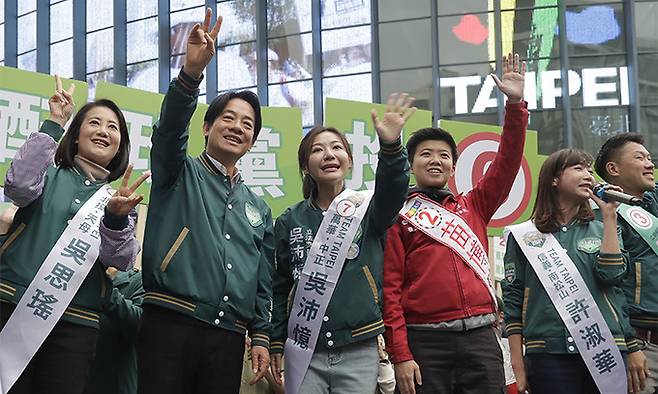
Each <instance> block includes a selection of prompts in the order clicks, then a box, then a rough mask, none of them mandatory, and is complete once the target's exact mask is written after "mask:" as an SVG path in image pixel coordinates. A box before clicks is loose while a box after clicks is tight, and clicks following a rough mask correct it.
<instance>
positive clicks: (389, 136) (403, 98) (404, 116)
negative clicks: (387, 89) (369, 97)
mask: <svg viewBox="0 0 658 394" xmlns="http://www.w3.org/2000/svg"><path fill="white" fill-rule="evenodd" d="M414 100H415V99H414V98H413V97H409V95H408V94H407V93H393V94H391V95H390V96H388V101H387V102H386V112H385V113H384V117H383V118H382V119H381V120H380V119H379V118H378V117H377V111H375V110H374V109H373V110H372V111H370V115H371V116H372V123H373V124H374V125H375V130H376V131H377V136H378V137H379V139H380V140H382V141H383V142H386V143H390V142H395V141H397V140H398V138H400V134H402V128H403V127H404V124H405V123H407V120H408V119H409V118H411V116H412V115H413V114H414V113H415V112H416V107H412V106H411V104H413V102H414Z"/></svg>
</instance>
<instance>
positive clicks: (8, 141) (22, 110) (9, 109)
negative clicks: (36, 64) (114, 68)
mask: <svg viewBox="0 0 658 394" xmlns="http://www.w3.org/2000/svg"><path fill="white" fill-rule="evenodd" d="M71 83H74V84H75V93H74V94H73V100H74V101H75V107H76V111H77V110H78V109H80V107H82V106H83V105H85V103H87V84H86V83H85V82H80V81H74V80H69V79H64V78H63V79H62V87H63V88H64V89H68V88H69V86H70V85H71ZM54 93H55V77H53V76H52V75H48V74H40V73H35V72H29V71H22V70H18V69H16V68H13V67H0V175H1V176H2V184H3V185H4V179H5V174H6V173H7V170H8V169H9V165H10V163H11V160H12V159H13V158H14V155H15V154H16V152H17V151H18V148H20V147H21V146H22V145H23V143H24V142H25V141H26V140H27V137H28V136H29V135H30V134H32V133H34V132H35V131H39V128H40V127H41V123H42V122H43V121H44V120H46V119H48V115H49V114H50V110H49V108H48V99H49V98H50V97H51V96H52V95H53V94H54Z"/></svg>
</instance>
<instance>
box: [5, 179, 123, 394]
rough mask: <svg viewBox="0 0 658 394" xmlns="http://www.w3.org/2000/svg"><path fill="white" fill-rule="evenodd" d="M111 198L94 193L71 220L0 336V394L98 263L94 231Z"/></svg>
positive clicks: (104, 189) (103, 191) (108, 192)
mask: <svg viewBox="0 0 658 394" xmlns="http://www.w3.org/2000/svg"><path fill="white" fill-rule="evenodd" d="M112 194H114V190H112V188H111V187H110V185H104V186H103V187H101V188H100V189H98V190H97V191H96V192H95V193H94V195H93V196H91V198H89V200H87V202H85V203H84V205H83V206H82V207H81V208H80V209H79V210H78V212H77V213H76V214H75V216H74V217H73V218H72V219H71V221H70V222H69V224H68V226H67V227H66V228H65V229H64V232H63V233H62V235H60V237H59V239H58V240H57V242H56V243H55V245H54V246H53V248H52V249H51V251H50V252H49V253H48V256H46V259H45V260H44V261H43V263H42V264H41V268H39V271H38V272H37V274H36V276H35V277H34V279H32V282H31V283H30V285H29V286H28V288H27V289H26V290H25V294H23V296H22V297H21V299H20V301H19V302H18V304H17V305H16V309H15V310H14V313H12V315H11V317H10V318H9V320H8V321H7V324H6V325H5V327H4V328H3V329H2V332H0V349H2V351H0V393H1V394H6V393H7V392H8V391H9V389H10V388H11V387H12V386H13V385H14V383H16V380H18V378H19V377H20V375H21V373H22V372H23V370H24V369H25V367H26V366H27V364H28V363H29V362H30V360H31V359H32V357H34V354H35V353H36V352H37V350H39V347H41V344H42V343H43V341H45V340H46V337H48V335H49V334H50V331H52V329H53V327H55V324H56V323H57V322H58V321H59V319H60V317H62V315H63V314H64V311H65V310H66V308H67V307H68V305H69V304H70V303H71V300H72V299H73V297H74V296H75V293H77V291H78V289H79V288H80V286H81V285H82V282H83V281H84V279H85V278H86V277H87V274H88V273H89V271H90V270H91V267H92V266H93V265H94V262H95V261H96V259H97V258H98V254H99V248H100V242H101V241H100V235H99V232H98V231H85V230H84V229H88V228H94V227H96V228H97V227H98V226H99V223H100V218H101V217H102V216H103V213H104V209H105V205H106V204H107V202H108V201H109V200H110V197H111V196H112Z"/></svg>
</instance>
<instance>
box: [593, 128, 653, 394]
mask: <svg viewBox="0 0 658 394" xmlns="http://www.w3.org/2000/svg"><path fill="white" fill-rule="evenodd" d="M595 168H596V172H597V173H598V174H599V176H601V178H603V179H604V180H605V181H607V182H610V183H612V184H614V185H617V186H621V187H622V188H623V189H624V192H626V193H628V194H630V195H633V196H635V197H638V198H640V199H642V205H641V206H640V207H637V208H635V213H634V214H631V215H630V216H629V218H631V217H632V218H635V220H634V221H636V222H637V223H639V224H640V225H641V226H640V228H642V227H645V230H646V231H648V232H654V234H655V231H656V228H655V227H652V225H651V224H649V225H646V224H647V223H653V226H656V219H655V217H658V185H656V183H655V179H654V170H655V168H654V164H653V162H652V160H651V153H649V151H648V150H647V148H646V147H645V146H644V137H643V136H642V135H641V134H638V133H622V134H618V135H615V136H613V137H611V138H610V139H608V140H607V141H606V142H605V143H604V144H603V146H602V147H601V150H600V151H599V154H598V155H597V158H596V163H595ZM629 212H631V211H629ZM649 215H653V216H654V219H650V216H649ZM636 227H637V225H635V226H634V225H633V223H631V222H630V221H629V220H628V219H627V217H626V216H624V215H622V214H619V229H620V230H621V235H622V238H623V240H624V247H625V248H626V250H627V251H628V255H629V257H630V266H629V268H628V275H627V276H626V278H625V279H624V282H623V283H622V285H621V287H622V289H623V291H624V295H625V296H626V305H627V309H628V311H627V312H628V314H629V316H630V324H631V326H632V330H633V331H634V335H635V337H636V338H638V340H639V342H640V343H641V345H642V347H643V353H644V356H646V361H645V360H640V361H641V362H642V363H639V362H638V363H637V364H639V365H636V366H635V367H634V368H633V367H629V374H631V375H632V376H634V377H635V378H634V381H637V382H641V383H644V384H643V385H640V386H641V387H640V386H638V385H637V384H636V385H635V387H633V389H634V392H636V393H642V394H645V393H648V394H653V393H655V392H657V390H658V253H657V251H658V248H652V247H651V246H650V244H649V243H648V242H647V241H646V240H645V239H644V238H643V237H642V235H640V234H639V233H638V231H637V230H636ZM652 237H653V239H652V241H651V243H652V244H653V245H656V239H655V235H653V236H652ZM647 370H648V372H649V373H648V374H646V372H647ZM645 376H646V382H644V378H645ZM629 390H630V389H629Z"/></svg>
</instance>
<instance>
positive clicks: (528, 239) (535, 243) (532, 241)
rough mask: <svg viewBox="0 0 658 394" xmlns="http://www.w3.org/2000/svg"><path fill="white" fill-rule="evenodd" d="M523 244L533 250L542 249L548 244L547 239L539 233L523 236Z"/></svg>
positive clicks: (532, 232) (533, 232)
mask: <svg viewBox="0 0 658 394" xmlns="http://www.w3.org/2000/svg"><path fill="white" fill-rule="evenodd" d="M523 242H525V244H526V245H528V246H532V247H533V248H541V247H542V246H544V243H545V242H546V237H545V236H544V234H542V233H540V232H539V231H531V232H529V233H526V234H525V235H524V236H523Z"/></svg>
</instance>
